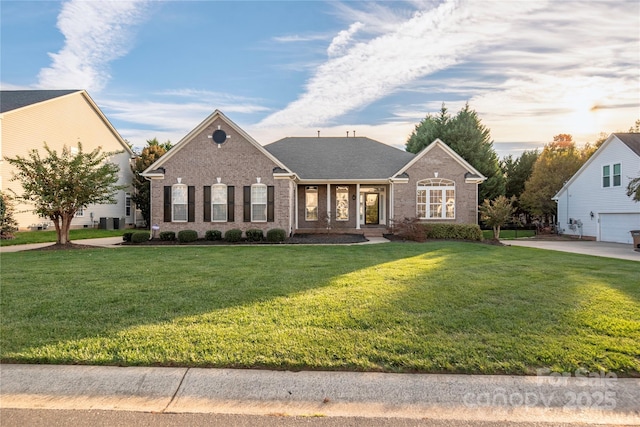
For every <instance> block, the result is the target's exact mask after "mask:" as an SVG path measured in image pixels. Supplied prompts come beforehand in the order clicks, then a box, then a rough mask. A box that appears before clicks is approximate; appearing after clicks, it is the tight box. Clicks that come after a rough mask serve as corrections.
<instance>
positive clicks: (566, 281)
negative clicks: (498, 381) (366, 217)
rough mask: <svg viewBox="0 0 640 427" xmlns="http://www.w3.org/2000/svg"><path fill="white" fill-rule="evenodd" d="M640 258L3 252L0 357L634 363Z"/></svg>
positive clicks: (511, 252) (379, 364) (342, 366)
mask: <svg viewBox="0 0 640 427" xmlns="http://www.w3.org/2000/svg"><path fill="white" fill-rule="evenodd" d="M637 272H638V265H637V263H635V262H632V261H623V260H613V259H607V258H597V257H590V256H582V255H573V254H564V253H559V252H552V251H542V250H536V249H530V248H520V247H500V246H491V245H483V244H473V243H460V242H429V243H425V244H411V243H406V244H403V243H389V244H384V245H365V246H319V247H316V246H286V245H285V246H268V247H267V246H254V247H180V248H166V247H144V248H120V249H117V250H114V249H95V250H94V249H89V250H79V251H53V252H52V251H33V252H20V253H11V254H3V256H2V270H1V273H0V274H1V276H0V277H1V279H2V287H1V288H0V309H1V312H2V319H1V323H0V326H1V335H0V359H1V360H2V361H3V362H20V363H82V364H107V365H143V366H202V367H260V368H272V369H323V370H358V371H390V372H451V373H478V374H480V373H481V374H495V373H508V374H535V370H536V369H537V368H550V369H552V370H553V371H557V372H574V371H575V370H576V369H578V368H583V369H587V370H589V371H599V370H604V371H607V372H610V371H612V372H616V373H617V374H618V375H621V376H624V375H632V376H637V375H638V374H639V372H640V286H638V285H639V283H638V282H639V281H638V274H637Z"/></svg>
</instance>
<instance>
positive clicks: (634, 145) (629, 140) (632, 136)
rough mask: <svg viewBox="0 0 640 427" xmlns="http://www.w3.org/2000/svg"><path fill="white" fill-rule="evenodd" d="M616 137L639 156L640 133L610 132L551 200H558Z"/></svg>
mask: <svg viewBox="0 0 640 427" xmlns="http://www.w3.org/2000/svg"><path fill="white" fill-rule="evenodd" d="M616 139H617V140H618V141H620V142H622V143H623V144H625V145H626V146H627V147H629V149H630V150H631V151H633V152H634V153H635V154H636V155H637V156H638V157H640V133H612V134H611V135H609V137H608V138H607V139H606V140H605V141H604V142H603V143H602V145H601V146H600V147H599V148H598V149H597V150H596V152H595V153H593V154H592V155H591V157H589V159H588V160H587V161H586V162H584V164H583V165H582V166H581V167H580V169H578V171H577V172H576V173H574V174H573V176H572V177H571V178H569V180H568V181H567V182H565V183H564V185H563V186H562V188H561V189H560V190H559V191H558V192H557V193H556V195H555V196H553V197H552V198H551V200H558V199H559V198H560V194H562V193H563V192H564V191H566V189H567V188H569V186H570V185H571V184H572V183H573V182H574V181H575V180H576V179H577V178H578V176H579V175H580V174H581V173H582V171H583V170H585V169H586V168H587V167H589V165H590V164H591V163H592V162H593V161H594V159H595V158H596V157H598V155H599V154H600V153H601V152H602V151H604V149H605V148H606V147H607V146H609V145H610V144H611V141H613V140H616Z"/></svg>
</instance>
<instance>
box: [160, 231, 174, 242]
mask: <svg viewBox="0 0 640 427" xmlns="http://www.w3.org/2000/svg"><path fill="white" fill-rule="evenodd" d="M160 240H164V241H174V240H176V233H175V231H161V232H160Z"/></svg>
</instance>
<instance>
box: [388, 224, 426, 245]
mask: <svg viewBox="0 0 640 427" xmlns="http://www.w3.org/2000/svg"><path fill="white" fill-rule="evenodd" d="M392 222H393V234H396V235H398V236H400V237H402V238H404V239H407V240H413V241H414V242H424V241H425V240H427V236H426V230H425V227H424V224H422V223H421V222H420V220H419V219H418V218H405V219H403V220H393V221H392Z"/></svg>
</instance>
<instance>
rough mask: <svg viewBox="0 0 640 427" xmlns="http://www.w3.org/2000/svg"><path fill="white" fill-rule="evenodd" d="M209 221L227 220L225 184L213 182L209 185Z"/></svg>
mask: <svg viewBox="0 0 640 427" xmlns="http://www.w3.org/2000/svg"><path fill="white" fill-rule="evenodd" d="M211 221H213V222H226V221H227V186H226V185H225V184H220V183H218V184H213V185H212V186H211Z"/></svg>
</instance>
